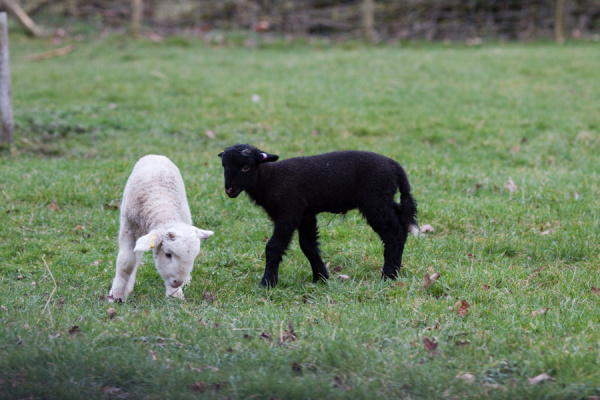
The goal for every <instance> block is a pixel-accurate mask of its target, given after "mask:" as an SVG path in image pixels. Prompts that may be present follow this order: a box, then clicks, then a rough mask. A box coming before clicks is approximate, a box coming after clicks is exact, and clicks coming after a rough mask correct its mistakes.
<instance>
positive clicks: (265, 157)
mask: <svg viewBox="0 0 600 400" xmlns="http://www.w3.org/2000/svg"><path fill="white" fill-rule="evenodd" d="M260 157H261V160H260V162H273V161H277V160H278V159H279V156H278V155H277V154H269V153H260Z"/></svg>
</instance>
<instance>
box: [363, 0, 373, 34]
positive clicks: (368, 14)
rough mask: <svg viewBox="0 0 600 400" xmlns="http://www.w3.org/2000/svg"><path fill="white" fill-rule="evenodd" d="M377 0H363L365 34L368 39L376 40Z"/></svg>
mask: <svg viewBox="0 0 600 400" xmlns="http://www.w3.org/2000/svg"><path fill="white" fill-rule="evenodd" d="M374 3H375V1H374V0H363V4H362V15H363V18H362V20H363V36H364V38H365V40H366V41H368V42H370V43H373V42H375V39H376V37H375V36H376V35H375V4H374Z"/></svg>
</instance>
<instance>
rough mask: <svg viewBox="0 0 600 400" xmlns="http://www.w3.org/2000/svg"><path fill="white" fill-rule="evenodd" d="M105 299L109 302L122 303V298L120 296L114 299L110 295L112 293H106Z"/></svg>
mask: <svg viewBox="0 0 600 400" xmlns="http://www.w3.org/2000/svg"><path fill="white" fill-rule="evenodd" d="M106 300H108V302H109V303H122V302H123V299H122V298H120V297H117V298H116V299H115V298H114V297H113V296H112V295H110V294H109V295H108V296H106Z"/></svg>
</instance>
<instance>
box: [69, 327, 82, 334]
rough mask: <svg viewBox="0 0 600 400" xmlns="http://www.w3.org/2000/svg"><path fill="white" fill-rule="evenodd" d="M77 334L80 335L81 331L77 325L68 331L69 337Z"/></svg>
mask: <svg viewBox="0 0 600 400" xmlns="http://www.w3.org/2000/svg"><path fill="white" fill-rule="evenodd" d="M77 334H79V335H81V330H80V329H79V327H78V326H77V325H74V326H73V327H72V328H71V329H69V335H71V336H73V335H77Z"/></svg>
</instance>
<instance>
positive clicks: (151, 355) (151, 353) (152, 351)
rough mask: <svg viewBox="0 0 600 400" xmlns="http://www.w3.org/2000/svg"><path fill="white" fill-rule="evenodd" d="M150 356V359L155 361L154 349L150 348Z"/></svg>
mask: <svg viewBox="0 0 600 400" xmlns="http://www.w3.org/2000/svg"><path fill="white" fill-rule="evenodd" d="M150 358H151V359H152V361H156V360H157V358H156V353H155V352H154V350H150Z"/></svg>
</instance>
